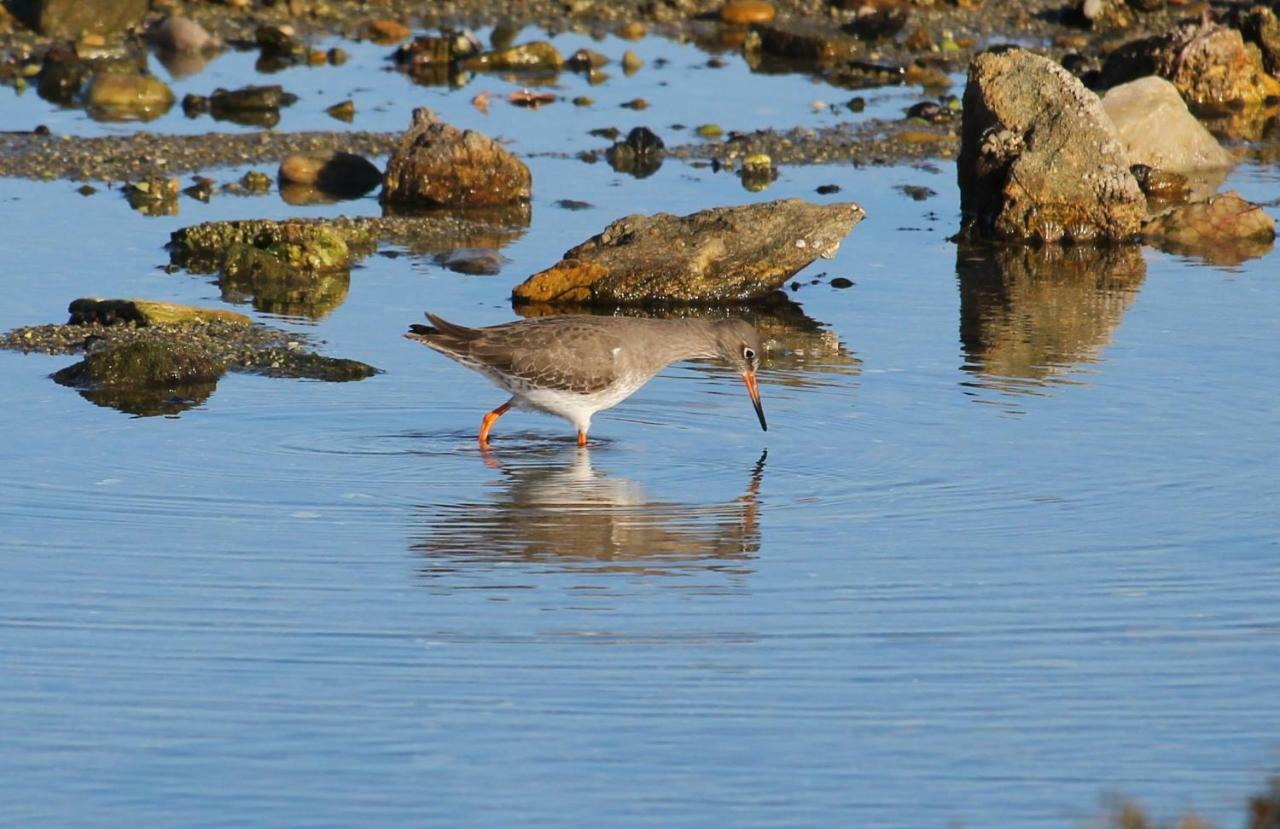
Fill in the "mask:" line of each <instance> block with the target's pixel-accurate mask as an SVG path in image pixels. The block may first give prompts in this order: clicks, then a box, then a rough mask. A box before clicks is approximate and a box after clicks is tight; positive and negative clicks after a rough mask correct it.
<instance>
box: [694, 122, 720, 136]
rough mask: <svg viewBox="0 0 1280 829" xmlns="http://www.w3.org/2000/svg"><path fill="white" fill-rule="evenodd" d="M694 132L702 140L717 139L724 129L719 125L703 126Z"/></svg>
mask: <svg viewBox="0 0 1280 829" xmlns="http://www.w3.org/2000/svg"><path fill="white" fill-rule="evenodd" d="M694 132H696V133H698V135H699V136H701V137H703V138H719V137H720V136H722V135H724V129H723V128H721V126H720V125H719V124H703V125H702V126H700V127H698V128H697V129H696V130H694Z"/></svg>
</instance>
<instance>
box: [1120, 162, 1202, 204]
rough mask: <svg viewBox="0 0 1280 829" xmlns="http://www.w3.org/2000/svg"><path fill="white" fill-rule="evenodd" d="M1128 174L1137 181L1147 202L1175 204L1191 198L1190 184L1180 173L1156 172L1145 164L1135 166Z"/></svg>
mask: <svg viewBox="0 0 1280 829" xmlns="http://www.w3.org/2000/svg"><path fill="white" fill-rule="evenodd" d="M1129 172H1131V173H1133V177H1134V178H1135V179H1137V180H1138V186H1139V187H1141V188H1142V192H1143V194H1144V195H1145V196H1146V197H1147V201H1148V202H1157V203H1160V204H1177V203H1180V202H1185V201H1186V200H1187V199H1188V198H1190V196H1191V182H1190V181H1189V180H1188V179H1187V177H1186V176H1184V175H1182V173H1175V172H1171V171H1169V170H1157V169H1155V168H1153V167H1148V166H1147V165H1146V164H1135V165H1133V166H1132V167H1130V168H1129Z"/></svg>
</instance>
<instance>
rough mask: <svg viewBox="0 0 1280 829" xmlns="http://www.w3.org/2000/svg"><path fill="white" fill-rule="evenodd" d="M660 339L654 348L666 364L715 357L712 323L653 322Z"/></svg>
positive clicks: (698, 320)
mask: <svg viewBox="0 0 1280 829" xmlns="http://www.w3.org/2000/svg"><path fill="white" fill-rule="evenodd" d="M654 322H657V323H659V324H660V325H661V328H662V335H663V336H662V337H660V338H659V340H658V342H657V344H656V348H657V351H658V353H659V354H660V355H661V356H662V357H663V358H664V359H665V360H666V362H667V363H675V362H678V361H680V360H700V359H704V358H710V357H715V356H717V354H716V346H715V336H714V333H713V329H712V323H710V322H708V321H707V320H700V319H678V320H654Z"/></svg>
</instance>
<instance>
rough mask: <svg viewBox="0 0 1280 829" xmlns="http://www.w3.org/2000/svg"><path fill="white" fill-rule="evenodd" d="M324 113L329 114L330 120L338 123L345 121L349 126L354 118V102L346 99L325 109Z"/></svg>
mask: <svg viewBox="0 0 1280 829" xmlns="http://www.w3.org/2000/svg"><path fill="white" fill-rule="evenodd" d="M325 112H326V113H328V114H329V117H330V118H336V119H338V120H339V121H345V122H346V123H348V124H350V123H351V122H352V121H354V120H355V117H356V105H355V102H354V101H351V100H350V99H348V100H346V101H341V102H340V103H336V104H334V105H333V106H331V107H327V108H326V109H325Z"/></svg>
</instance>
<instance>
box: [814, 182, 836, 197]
mask: <svg viewBox="0 0 1280 829" xmlns="http://www.w3.org/2000/svg"><path fill="white" fill-rule="evenodd" d="M815 192H817V194H818V195H819V196H830V195H831V194H832V193H839V192H840V185H838V184H821V185H818V188H817V190H816V191H815Z"/></svg>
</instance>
